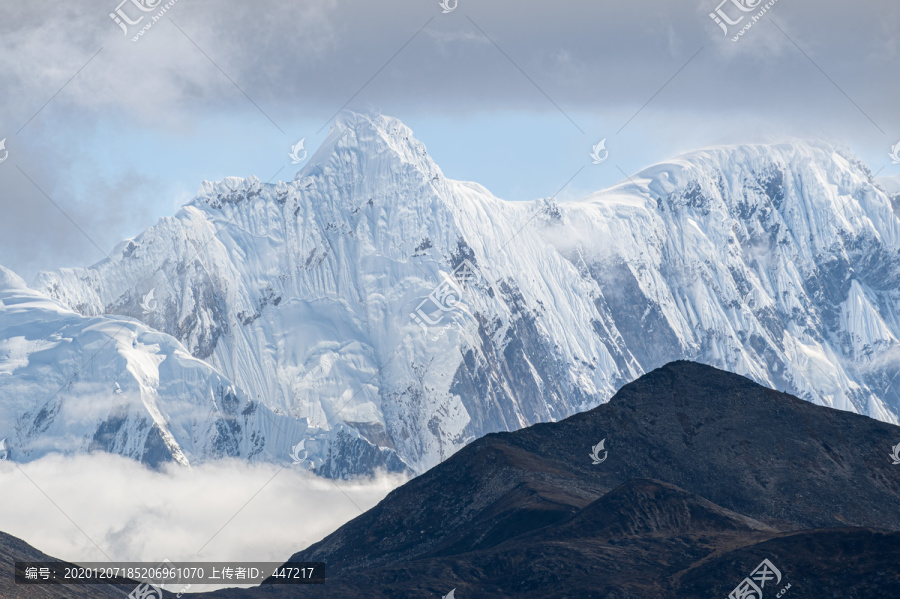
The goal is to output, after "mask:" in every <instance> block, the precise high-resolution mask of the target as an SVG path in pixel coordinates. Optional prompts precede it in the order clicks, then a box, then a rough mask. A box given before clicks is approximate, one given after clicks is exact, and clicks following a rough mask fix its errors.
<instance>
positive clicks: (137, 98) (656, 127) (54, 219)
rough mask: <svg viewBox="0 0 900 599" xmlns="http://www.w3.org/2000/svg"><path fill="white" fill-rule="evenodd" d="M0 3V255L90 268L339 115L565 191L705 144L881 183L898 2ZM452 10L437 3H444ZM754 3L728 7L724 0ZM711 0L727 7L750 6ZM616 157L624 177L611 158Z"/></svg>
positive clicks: (510, 179) (503, 184) (496, 173)
mask: <svg viewBox="0 0 900 599" xmlns="http://www.w3.org/2000/svg"><path fill="white" fill-rule="evenodd" d="M118 1H119V0H80V1H78V2H70V3H59V4H58V5H57V4H55V3H33V2H28V3H25V2H13V1H12V0H0V139H2V138H4V137H5V138H6V149H7V150H8V151H9V156H8V159H7V160H5V161H4V162H3V163H0V211H2V216H0V264H3V265H5V266H7V267H10V268H12V269H13V270H15V271H17V272H18V273H19V274H21V275H22V276H24V277H25V278H26V280H29V281H30V280H31V279H32V278H33V276H34V274H35V272H36V271H37V270H39V269H46V268H56V267H61V266H76V265H86V264H90V263H93V262H96V261H98V260H100V259H102V258H103V256H104V252H109V251H110V250H111V249H112V247H113V246H114V245H115V244H116V243H117V242H118V241H120V240H121V239H123V238H127V237H130V236H133V235H135V234H137V233H139V232H140V231H141V230H143V229H144V228H146V227H147V226H149V225H151V224H152V223H153V222H155V221H156V219H158V218H159V217H161V216H165V215H170V214H172V213H174V212H175V210H176V209H177V207H178V206H180V205H181V204H183V203H184V202H186V201H188V200H190V198H191V197H192V196H193V194H194V193H195V191H196V190H197V188H198V187H199V185H200V182H201V181H203V180H204V179H207V180H216V179H221V178H222V177H224V176H229V175H236V176H249V175H256V176H258V177H260V178H261V179H262V180H264V181H265V180H268V179H270V178H271V177H272V176H273V175H276V173H277V177H276V178H277V179H290V178H292V177H293V174H294V171H293V170H291V168H285V167H286V165H287V163H288V162H289V160H288V158H287V153H288V151H289V149H290V146H291V145H293V144H294V143H296V142H297V141H298V140H299V139H301V138H306V140H307V143H306V146H307V148H310V149H314V148H315V146H316V145H317V143H318V142H320V141H321V140H322V139H323V138H324V136H325V135H326V134H327V128H328V125H329V124H330V122H331V120H332V118H333V116H334V115H335V113H337V112H338V111H339V110H340V109H342V108H344V107H346V108H349V109H353V110H358V111H369V112H380V113H384V114H388V115H391V116H396V117H398V118H400V119H401V120H403V121H404V122H405V123H407V124H408V125H409V126H410V127H412V128H413V130H414V131H415V133H416V136H417V137H418V138H419V139H421V140H422V141H423V142H424V143H425V144H426V146H427V147H428V149H429V152H430V153H431V154H432V156H433V157H434V158H435V160H436V161H437V162H438V164H439V165H440V166H441V168H442V169H443V170H444V172H445V174H447V176H449V177H452V178H457V179H467V180H475V181H478V182H479V183H482V184H484V185H485V186H487V187H488V188H489V189H490V190H491V191H492V192H493V193H494V194H496V195H497V196H499V197H501V198H504V199H509V200H526V199H535V198H540V197H546V196H550V195H553V194H554V193H556V192H557V191H558V190H559V188H560V186H561V185H562V184H563V183H565V182H566V181H567V180H568V179H569V178H570V177H571V176H572V175H573V174H574V173H575V172H576V171H577V170H578V169H579V168H581V167H582V166H584V165H585V164H588V163H589V162H590V160H589V158H588V152H589V151H590V148H591V146H592V145H593V144H595V143H597V142H598V141H599V140H600V139H603V138H606V139H607V140H608V141H607V147H608V148H609V150H610V159H609V160H608V161H607V162H606V163H604V164H603V165H599V166H596V167H593V166H592V167H591V168H588V169H585V170H584V171H582V173H581V174H579V176H578V177H577V178H576V179H575V180H574V181H573V182H572V183H571V185H570V186H569V187H568V188H566V189H565V190H564V191H563V193H562V194H561V198H562V199H574V198H577V197H579V196H581V195H584V194H586V193H587V192H589V191H591V190H593V189H597V188H600V187H604V186H607V185H610V184H613V183H615V182H617V181H619V180H621V179H622V178H624V177H623V175H622V171H624V172H626V173H629V174H630V173H633V172H635V171H637V170H639V169H641V168H643V167H645V166H647V165H649V164H652V163H654V162H656V161H660V160H664V159H666V158H669V157H671V156H674V155H676V154H678V153H681V152H684V151H688V150H691V149H695V148H698V147H702V146H707V145H713V144H722V143H739V142H765V141H775V140H783V139H784V138H813V137H814V138H824V139H826V140H829V141H832V142H834V143H836V144H839V145H841V146H843V147H846V148H848V149H849V150H851V151H853V152H855V153H856V154H857V155H859V156H860V157H861V158H862V159H863V160H864V161H866V162H867V163H868V164H869V165H870V166H871V167H872V170H873V171H880V172H881V174H882V175H895V174H898V173H900V166H897V165H892V164H891V163H890V159H889V158H888V151H889V150H890V148H891V146H892V145H894V144H895V143H896V142H897V141H898V139H900V111H898V110H897V100H898V98H900V89H898V88H900V79H898V77H897V74H898V68H897V67H898V64H900V44H898V29H900V28H898V23H900V5H898V4H897V3H893V2H891V3H889V2H887V1H879V2H867V3H848V2H834V1H831V0H827V1H822V0H818V1H812V0H778V1H777V2H776V3H775V5H774V6H773V7H772V8H771V9H769V11H768V12H767V13H766V15H764V16H763V18H762V19H760V20H759V21H758V22H757V23H755V24H754V25H753V27H752V28H751V29H749V30H748V31H746V33H745V34H744V35H743V37H741V38H740V40H739V41H738V42H736V43H735V42H732V41H730V36H728V37H726V35H725V34H724V33H723V31H722V29H720V28H719V26H718V25H717V24H716V23H715V22H714V21H713V20H712V19H711V18H710V16H709V15H710V13H711V12H714V11H715V10H716V8H717V6H718V1H719V0H710V1H707V0H688V1H684V2H672V1H671V0H667V1H663V0H651V1H645V2H623V1H618V2H616V1H609V0H605V1H603V2H598V1H594V0H589V1H588V0H580V1H577V2H576V1H565V0H559V1H557V2H536V1H533V0H523V1H520V2H510V1H508V0H507V1H506V2H500V1H495V0H478V1H477V2H475V1H474V0H459V2H458V6H457V8H456V9H455V10H453V11H452V12H450V13H447V14H443V13H442V10H441V7H440V6H439V4H438V1H437V0H415V1H413V0H407V1H402V0H384V1H381V2H370V1H366V2H347V1H337V0H304V1H303V2H297V1H285V0H255V1H254V2H252V3H251V2H238V1H236V0H177V2H176V3H175V4H174V6H172V7H171V8H170V9H169V10H168V12H167V13H166V14H165V16H164V17H163V18H162V19H160V20H159V21H158V22H156V23H154V24H153V26H152V27H151V28H150V29H149V30H147V31H146V32H145V33H144V35H143V36H142V37H141V38H139V41H138V42H132V41H131V37H132V36H133V35H134V34H135V33H136V32H137V31H138V30H139V28H140V27H141V26H144V25H146V24H147V23H148V22H150V15H154V14H156V13H157V12H158V11H159V9H161V7H162V5H160V6H159V7H157V8H156V9H154V10H153V11H151V12H142V11H140V10H139V9H138V8H137V7H136V5H135V4H134V3H140V2H141V1H143V2H144V4H145V5H151V6H152V5H154V4H156V3H157V2H158V0H126V2H125V3H124V4H122V5H121V10H122V12H123V13H124V14H125V15H126V16H128V18H130V19H132V20H134V19H137V17H138V16H140V15H146V16H145V17H144V19H143V21H142V22H141V23H140V24H138V25H136V26H131V27H129V28H128V29H129V32H128V35H126V34H125V33H124V32H123V30H122V29H120V27H119V26H118V25H117V24H116V23H115V22H114V20H113V19H112V18H110V16H109V15H110V13H113V12H114V11H115V10H116V8H117V2H118ZM452 1H453V0H448V2H450V3H451V5H452ZM733 2H734V3H740V2H743V3H744V5H745V6H755V5H756V4H757V3H759V6H756V8H755V9H754V10H753V11H750V12H746V13H744V12H741V11H740V10H739V9H738V8H737V7H736V4H734V3H733ZM763 4H764V3H761V2H758V0H728V2H727V3H726V4H724V5H722V6H721V8H722V11H723V13H724V14H726V15H727V16H728V17H729V18H732V19H735V18H737V16H738V15H742V14H744V15H747V16H745V18H744V21H743V22H742V23H741V24H739V25H738V26H734V27H732V28H731V32H732V33H735V32H736V31H737V30H738V29H739V27H740V26H741V25H744V24H745V23H747V22H749V19H750V15H753V14H755V13H756V12H758V10H760V9H761V8H762V6H763ZM3 156H4V152H3V151H2V150H0V159H2V158H3ZM620 169H621V171H620Z"/></svg>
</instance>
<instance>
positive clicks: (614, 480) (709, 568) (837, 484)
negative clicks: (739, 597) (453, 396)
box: [212, 362, 900, 599]
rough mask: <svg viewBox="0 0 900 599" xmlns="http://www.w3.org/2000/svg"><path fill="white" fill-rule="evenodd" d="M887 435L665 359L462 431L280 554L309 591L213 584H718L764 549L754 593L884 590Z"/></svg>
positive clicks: (891, 499) (342, 590) (520, 588)
mask: <svg viewBox="0 0 900 599" xmlns="http://www.w3.org/2000/svg"><path fill="white" fill-rule="evenodd" d="M898 437H900V427H897V426H894V425H889V424H885V423H881V422H878V421H875V420H872V419H869V418H866V417H862V416H858V415H855V414H850V413H847V412H842V411H838V410H834V409H830V408H824V407H820V406H815V405H812V404H810V403H809V402H805V401H802V400H800V399H798V398H795V397H792V396H789V395H786V394H783V393H779V392H776V391H773V390H770V389H767V388H764V387H761V386H759V385H757V384H755V383H753V382H752V381H750V380H748V379H746V378H744V377H740V376H737V375H734V374H730V373H726V372H722V371H718V370H716V369H714V368H711V367H708V366H703V365H699V364H695V363H689V362H676V363H672V364H669V365H667V366H665V367H663V368H660V369H658V370H655V371H653V372H651V373H649V374H647V375H644V376H643V377H641V378H640V379H638V380H637V381H635V382H633V383H630V384H628V385H626V386H625V387H624V388H623V389H622V390H621V391H619V393H617V394H616V396H615V397H613V398H612V400H611V401H610V402H609V403H608V404H605V405H602V406H600V407H598V408H595V409H594V410H591V411H589V412H585V413H582V414H578V415H575V416H572V417H571V418H568V419H566V420H564V421H562V422H558V423H547V424H538V425H535V426H532V427H529V428H527V429H524V430H520V431H516V432H513V433H498V434H493V435H489V436H487V437H485V438H482V439H479V440H477V441H475V442H474V443H472V444H470V445H469V446H467V447H466V448H464V449H462V450H461V451H459V452H458V453H457V454H456V455H454V456H453V457H451V458H450V459H448V460H446V461H445V462H444V463H442V464H440V465H438V466H436V467H434V468H433V469H431V470H430V471H428V472H427V473H425V474H423V475H421V476H419V477H417V478H415V479H413V480H411V481H410V482H408V483H407V484H405V485H403V486H402V487H400V488H398V489H396V490H394V491H393V492H392V493H391V494H389V495H388V496H387V497H386V498H385V499H384V500H383V501H382V502H381V503H379V504H378V505H377V506H376V507H375V508H373V509H371V510H369V511H368V512H366V513H365V514H363V515H361V516H359V517H358V518H356V519H354V520H353V521H351V522H349V523H347V524H346V525H344V526H343V527H341V528H340V529H338V530H337V531H335V532H334V533H332V534H331V535H329V536H328V537H326V538H325V539H323V540H322V541H321V542H319V543H316V544H314V545H312V546H311V547H309V548H307V549H305V550H303V551H300V552H299V553H297V554H295V555H294V556H292V557H291V560H290V561H325V562H326V564H327V568H328V577H329V580H328V582H327V583H326V584H325V585H324V586H322V587H320V588H302V589H291V590H290V591H288V590H286V589H285V587H278V586H275V587H268V588H266V587H265V585H264V587H263V588H258V589H253V590H248V591H242V592H234V591H221V592H217V593H214V594H213V595H212V596H214V597H264V596H265V597H281V596H299V597H326V596H340V597H348V598H354V597H435V596H437V597H440V596H444V595H446V594H447V593H448V592H449V591H450V589H452V588H456V589H457V590H456V596H457V597H459V598H460V599H467V598H474V597H478V598H481V597H560V598H562V597H596V598H605V597H621V598H626V597H627V598H630V599H643V598H646V599H656V598H658V597H679V598H694V597H697V598H701V597H706V598H708V597H726V596H728V594H729V593H730V592H731V590H732V589H734V588H735V587H736V586H737V585H738V584H739V583H741V581H742V580H743V579H744V578H745V577H747V576H749V575H750V573H751V572H752V571H753V570H754V569H755V568H756V567H757V566H758V565H759V564H760V563H761V562H762V561H763V560H764V559H768V560H770V563H771V564H772V565H773V566H774V567H775V568H777V569H778V570H779V576H778V578H779V581H778V582H779V584H778V585H777V586H775V587H772V586H770V585H767V586H766V587H765V591H766V592H765V593H764V596H766V597H768V596H769V593H770V590H771V593H772V596H774V594H775V593H776V592H777V591H779V590H781V589H783V588H785V587H786V586H787V585H788V584H790V585H791V587H790V589H789V591H790V594H789V595H788V596H793V597H822V596H828V597H830V596H836V597H847V598H860V599H862V598H865V597H891V596H894V595H895V594H896V593H897V592H900V570H898V569H897V568H896V559H897V557H898V556H900V509H898V508H900V469H898V467H897V466H893V465H892V463H891V460H890V458H889V457H888V453H889V452H890V447H891V446H892V444H894V443H895V442H896V440H897V438H898ZM601 438H605V439H607V444H606V447H607V449H608V455H607V456H606V459H605V460H603V461H602V462H601V463H599V464H594V463H593V460H592V459H591V458H590V457H589V453H590V452H591V447H592V446H593V445H595V444H596V441H599V439H601ZM601 457H604V456H602V455H601ZM773 584H774V583H773Z"/></svg>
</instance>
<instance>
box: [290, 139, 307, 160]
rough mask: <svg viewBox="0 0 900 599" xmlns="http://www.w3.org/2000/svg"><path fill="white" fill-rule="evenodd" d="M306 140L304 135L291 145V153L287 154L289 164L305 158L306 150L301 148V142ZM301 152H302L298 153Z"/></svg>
mask: <svg viewBox="0 0 900 599" xmlns="http://www.w3.org/2000/svg"><path fill="white" fill-rule="evenodd" d="M305 141H306V138H305V137H304V138H303V139H301V140H300V141H298V142H297V143H296V144H295V145H293V146H291V153H290V154H288V156H289V157H290V159H291V164H300V163H301V162H303V161H304V160H306V154H307V153H306V150H304V149H303V143H304V142H305ZM300 152H303V154H300Z"/></svg>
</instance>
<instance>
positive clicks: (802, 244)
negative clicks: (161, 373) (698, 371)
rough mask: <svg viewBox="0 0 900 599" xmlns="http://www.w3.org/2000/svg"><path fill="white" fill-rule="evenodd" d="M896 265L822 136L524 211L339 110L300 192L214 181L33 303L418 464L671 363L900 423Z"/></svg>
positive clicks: (865, 180)
mask: <svg viewBox="0 0 900 599" xmlns="http://www.w3.org/2000/svg"><path fill="white" fill-rule="evenodd" d="M898 266H900V220H898V219H897V217H896V216H895V215H894V212H893V208H892V204H891V198H889V197H888V194H887V193H886V192H885V191H883V190H882V189H881V188H880V187H879V186H878V185H877V184H876V183H875V182H874V181H873V179H872V176H871V173H870V172H869V171H868V169H867V168H866V167H865V166H864V165H862V164H861V163H859V162H858V161H857V160H855V159H853V158H852V157H850V156H848V155H845V154H844V153H842V152H840V151H838V150H836V149H835V148H833V147H831V146H829V145H827V144H823V143H809V144H803V143H795V144H782V145H754V146H733V147H722V148H712V149H707V150H703V151H700V152H695V153H693V154H688V155H685V156H682V157H680V158H678V159H676V160H672V161H669V162H666V163H663V164H659V165H656V166H653V167H650V168H648V169H645V170H644V171H642V172H641V173H639V174H638V175H636V176H634V177H632V179H631V181H630V182H628V183H623V184H621V185H618V186H616V187H613V188H611V189H608V190H604V191H600V192H597V193H595V194H592V195H591V196H589V197H587V198H585V199H583V200H581V201H576V202H569V203H564V204H558V203H556V202H555V201H554V200H552V199H545V200H538V201H535V202H522V203H510V202H504V201H502V200H499V199H498V198H496V197H494V196H492V195H491V194H490V193H489V192H488V191H487V190H485V189H484V188H483V187H481V186H479V185H477V184H473V183H465V182H459V181H452V180H449V179H446V178H445V177H444V176H443V174H442V173H441V171H440V169H439V168H438V167H437V166H436V165H435V164H434V162H433V161H432V160H431V158H430V157H429V156H428V154H427V152H426V150H425V147H424V146H423V145H422V144H421V143H420V142H419V141H417V140H416V139H415V138H414V137H413V136H412V132H411V131H410V130H409V129H408V128H407V127H406V126H405V125H403V124H402V123H400V122H399V121H397V120H396V119H392V118H388V117H383V116H379V117H368V116H363V115H358V114H353V113H346V114H344V115H342V116H341V117H340V119H339V120H338V122H337V123H336V124H335V126H334V128H333V129H332V131H331V133H330V135H329V136H328V138H327V140H326V141H325V143H323V145H322V146H321V147H320V148H319V149H318V150H317V151H316V152H315V154H314V155H313V156H312V157H311V158H310V160H309V162H308V163H307V164H306V165H305V166H304V167H303V169H302V170H301V171H300V172H299V173H297V176H296V177H295V178H294V180H292V181H290V182H279V183H276V184H271V185H270V184H263V183H261V182H260V181H259V180H258V179H256V178H249V179H238V178H229V179H226V180H224V181H221V182H218V183H204V184H203V185H202V187H201V189H200V192H199V193H198V195H197V197H196V198H194V199H193V200H192V201H191V202H190V203H188V204H187V205H186V206H185V207H184V208H183V209H182V210H180V211H179V212H178V213H177V214H176V215H175V216H174V217H169V218H163V219H161V220H160V221H159V222H158V223H157V224H156V225H154V226H153V227H151V228H149V229H147V230H146V231H145V232H143V233H142V234H141V235H139V236H137V237H136V238H134V239H131V240H128V241H125V242H123V243H122V244H120V245H119V246H118V247H117V248H116V249H115V251H114V252H112V253H111V258H110V259H109V260H104V261H103V262H100V263H98V264H96V265H94V266H91V267H88V268H79V269H65V270H60V271H56V272H47V273H42V274H40V275H39V276H38V277H37V280H36V282H35V285H34V287H35V289H37V290H39V291H41V292H42V293H45V294H47V295H49V296H50V297H52V298H53V299H54V300H55V301H57V302H59V303H60V304H62V305H64V306H67V307H68V308H70V309H71V310H74V311H75V312H78V313H80V314H82V315H84V316H87V317H98V316H101V315H107V316H111V315H116V316H117V317H120V316H125V317H130V318H133V319H138V320H140V321H142V322H143V323H144V324H145V325H146V326H148V327H152V328H153V329H156V330H158V331H161V332H163V333H166V334H168V335H170V336H171V337H174V338H175V339H177V340H178V342H180V343H181V344H183V346H184V347H185V348H186V349H187V351H188V352H190V354H191V355H192V356H193V357H194V358H197V359H198V360H202V361H204V362H206V363H207V364H209V365H210V366H211V367H213V368H215V369H216V370H218V371H219V372H221V373H222V374H223V375H224V376H225V377H226V378H227V379H228V380H229V381H231V382H232V383H233V384H234V385H235V387H236V388H237V389H239V390H241V391H242V392H243V393H244V394H245V395H246V397H247V399H248V400H250V401H254V402H258V403H259V404H260V405H261V406H265V407H266V408H267V409H269V410H271V411H273V413H275V414H278V415H283V416H285V417H288V418H291V419H294V420H296V421H298V422H301V423H302V427H308V428H309V430H310V431H311V432H310V437H309V441H310V442H309V443H307V444H306V445H305V447H306V448H307V456H308V458H309V463H310V464H311V465H312V466H313V467H315V468H317V469H318V471H320V472H323V473H325V472H327V473H328V475H330V476H349V475H352V474H354V473H358V472H364V471H371V469H372V468H374V467H375V464H386V463H388V462H390V463H392V464H394V466H392V467H401V466H399V465H400V464H402V465H403V466H402V467H403V468H406V467H408V468H410V469H412V470H413V471H416V472H422V471H425V470H427V469H428V468H430V467H431V466H433V465H435V464H437V463H440V462H441V461H442V460H444V459H446V458H447V457H448V456H450V455H452V454H453V453H454V452H456V451H458V450H459V449H460V448H461V447H463V446H465V445H466V444H467V443H469V442H471V441H472V440H473V439H477V438H479V437H482V436H483V435H485V434H487V433H490V432H494V431H510V430H516V429H519V428H522V427H525V426H528V425H531V424H534V423H538V422H548V421H557V420H561V419H563V418H565V417H567V416H569V415H571V414H574V413H576V412H579V411H583V410H586V409H590V408H592V407H595V406H597V405H599V404H601V403H602V402H604V401H606V400H607V399H609V398H610V397H611V396H612V395H613V393H614V392H615V390H616V389H618V388H620V387H621V386H622V385H623V384H625V383H626V382H627V381H630V380H633V379H635V378H637V377H638V376H640V375H641V374H643V373H645V372H649V371H650V370H653V369H654V368H656V367H659V366H661V365H663V364H665V363H667V362H669V361H672V360H676V359H691V360H695V361H701V362H705V363H708V364H711V365H714V366H717V367H721V368H724V369H727V370H730V371H733V372H737V373H740V374H746V375H747V376H750V377H751V378H753V379H754V380H757V381H759V382H761V383H764V384H767V385H770V386H773V387H775V388H778V389H780V390H784V391H787V392H791V393H793V394H795V395H797V396H799V397H801V398H803V399H805V400H808V401H812V402H815V403H819V404H822V405H827V406H833V407H837V408H840V409H843V410H848V411H852V412H857V413H861V414H866V415H869V416H872V417H874V418H877V419H880V420H884V421H888V422H897V415H898V413H900V382H898V381H896V380H895V379H894V374H895V373H896V367H895V364H896V361H895V359H894V357H895V356H896V351H897V347H898V335H900V305H898V298H897V292H896V290H897V289H898V288H900V276H898V273H900V269H898ZM151 293H152V299H153V302H152V304H153V305H152V306H148V305H147V302H146V301H145V300H146V298H147V297H150V296H149V295H148V294H151ZM150 307H152V308H153V309H148V308H150ZM0 338H2V332H0ZM338 429H340V430H342V431H344V432H343V433H341V434H337V433H335V432H334V431H336V430H338ZM313 431H315V434H313ZM325 432H327V433H328V434H327V435H325ZM3 434H6V433H4V431H0V436H2V435H3ZM323 435H324V436H323ZM597 441H599V439H598V440H597ZM347 443H350V445H347ZM364 445H365V446H366V447H365V448H364ZM385 452H387V453H390V454H392V456H393V458H392V459H393V461H391V460H389V459H388V458H386V457H384V458H379V459H377V460H374V459H370V457H371V456H374V455H376V454H377V455H383V454H385ZM336 455H338V456H341V459H340V460H339V461H340V463H341V464H343V465H342V466H341V467H334V468H331V469H327V468H325V467H324V464H326V463H327V462H331V463H334V460H333V457H334V456H336ZM356 455H360V456H362V455H366V456H370V457H366V458H362V457H360V458H359V463H358V464H357V465H353V464H352V462H353V461H354V459H355V458H354V456H356ZM285 459H287V457H285Z"/></svg>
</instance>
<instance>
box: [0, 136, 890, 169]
mask: <svg viewBox="0 0 900 599" xmlns="http://www.w3.org/2000/svg"><path fill="white" fill-rule="evenodd" d="M3 141H6V140H5V139H4V140H3ZM0 143H2V142H0ZM2 147H3V146H2V145H0V148H2ZM888 156H890V157H891V162H892V163H893V164H900V141H898V142H897V145H896V146H894V147H893V148H891V153H890V154H888ZM0 162H3V161H2V160H0Z"/></svg>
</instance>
